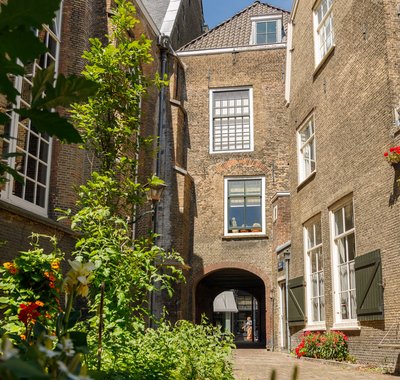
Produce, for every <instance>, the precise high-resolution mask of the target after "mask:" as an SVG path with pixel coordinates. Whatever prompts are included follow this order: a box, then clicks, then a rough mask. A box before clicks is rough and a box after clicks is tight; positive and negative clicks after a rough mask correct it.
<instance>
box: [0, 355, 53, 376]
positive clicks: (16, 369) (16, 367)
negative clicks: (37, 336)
mask: <svg viewBox="0 0 400 380" xmlns="http://www.w3.org/2000/svg"><path fill="white" fill-rule="evenodd" d="M5 371H9V372H11V373H12V374H13V375H14V376H16V377H17V378H18V379H21V378H22V379H31V380H42V379H43V380H47V379H50V376H48V375H46V374H45V373H44V372H43V371H41V370H40V369H39V368H37V367H36V366H34V365H31V364H29V363H28V362H25V361H23V360H21V359H17V358H11V359H8V360H7V361H5V362H2V363H1V364H0V375H1V374H2V372H3V374H4V372H5ZM0 377H1V376H0Z"/></svg>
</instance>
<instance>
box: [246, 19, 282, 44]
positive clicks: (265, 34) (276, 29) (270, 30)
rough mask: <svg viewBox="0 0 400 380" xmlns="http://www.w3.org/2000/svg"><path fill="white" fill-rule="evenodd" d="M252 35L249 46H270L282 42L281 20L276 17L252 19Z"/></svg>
mask: <svg viewBox="0 0 400 380" xmlns="http://www.w3.org/2000/svg"><path fill="white" fill-rule="evenodd" d="M252 21H253V24H252V35H251V41H250V44H252V45H270V44H277V43H280V42H282V20H281V19H280V18H276V16H272V17H271V16H261V17H253V18H252Z"/></svg>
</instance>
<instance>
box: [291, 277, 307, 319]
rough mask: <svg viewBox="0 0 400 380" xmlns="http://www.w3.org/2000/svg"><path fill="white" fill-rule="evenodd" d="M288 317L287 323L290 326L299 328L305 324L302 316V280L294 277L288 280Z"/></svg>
mask: <svg viewBox="0 0 400 380" xmlns="http://www.w3.org/2000/svg"><path fill="white" fill-rule="evenodd" d="M288 287H289V299H288V306H289V315H288V322H289V325H290V326H299V325H304V324H305V316H304V278H303V276H301V277H296V278H292V279H291V280H289V283H288Z"/></svg>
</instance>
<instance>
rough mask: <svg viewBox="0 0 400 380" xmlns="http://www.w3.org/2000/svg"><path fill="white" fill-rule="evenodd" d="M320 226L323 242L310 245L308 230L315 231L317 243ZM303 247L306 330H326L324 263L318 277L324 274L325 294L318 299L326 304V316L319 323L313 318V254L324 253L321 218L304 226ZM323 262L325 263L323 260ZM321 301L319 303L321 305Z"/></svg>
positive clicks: (320, 317)
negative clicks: (318, 227)
mask: <svg viewBox="0 0 400 380" xmlns="http://www.w3.org/2000/svg"><path fill="white" fill-rule="evenodd" d="M317 224H319V226H320V233H321V242H320V243H319V244H314V245H313V246H310V245H309V242H310V240H309V235H308V230H309V228H312V231H313V238H314V241H316V225H317ZM303 246H304V257H305V260H304V262H305V271H304V273H305V276H306V297H307V299H306V310H307V326H306V328H305V330H325V329H326V324H325V316H326V294H325V270H324V264H323V263H322V270H319V271H318V277H319V276H320V275H321V274H322V276H323V280H324V281H323V294H322V295H321V294H318V296H317V298H323V303H324V315H323V316H322V315H320V316H319V320H318V321H314V318H313V305H312V298H316V297H313V293H312V279H311V275H312V262H311V260H312V259H311V254H313V253H314V252H315V251H317V250H320V251H321V256H322V255H323V253H322V224H321V217H320V215H318V216H317V217H313V218H312V219H311V220H310V221H308V222H307V223H305V224H304V226H303ZM322 261H324V260H323V259H322ZM318 269H320V266H319V265H318ZM319 303H320V301H318V305H319Z"/></svg>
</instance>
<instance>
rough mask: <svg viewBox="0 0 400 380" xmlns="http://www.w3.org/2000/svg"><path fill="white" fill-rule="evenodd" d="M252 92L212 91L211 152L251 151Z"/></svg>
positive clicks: (239, 90) (238, 90) (242, 90)
mask: <svg viewBox="0 0 400 380" xmlns="http://www.w3.org/2000/svg"><path fill="white" fill-rule="evenodd" d="M251 97H252V91H251V89H249V88H248V89H235V90H213V91H211V93H210V100H211V133H210V137H211V141H210V143H211V149H210V151H211V152H214V153H216V152H235V151H242V152H243V151H251V150H253V136H252V135H253V131H252V104H251V102H252V101H251Z"/></svg>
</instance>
